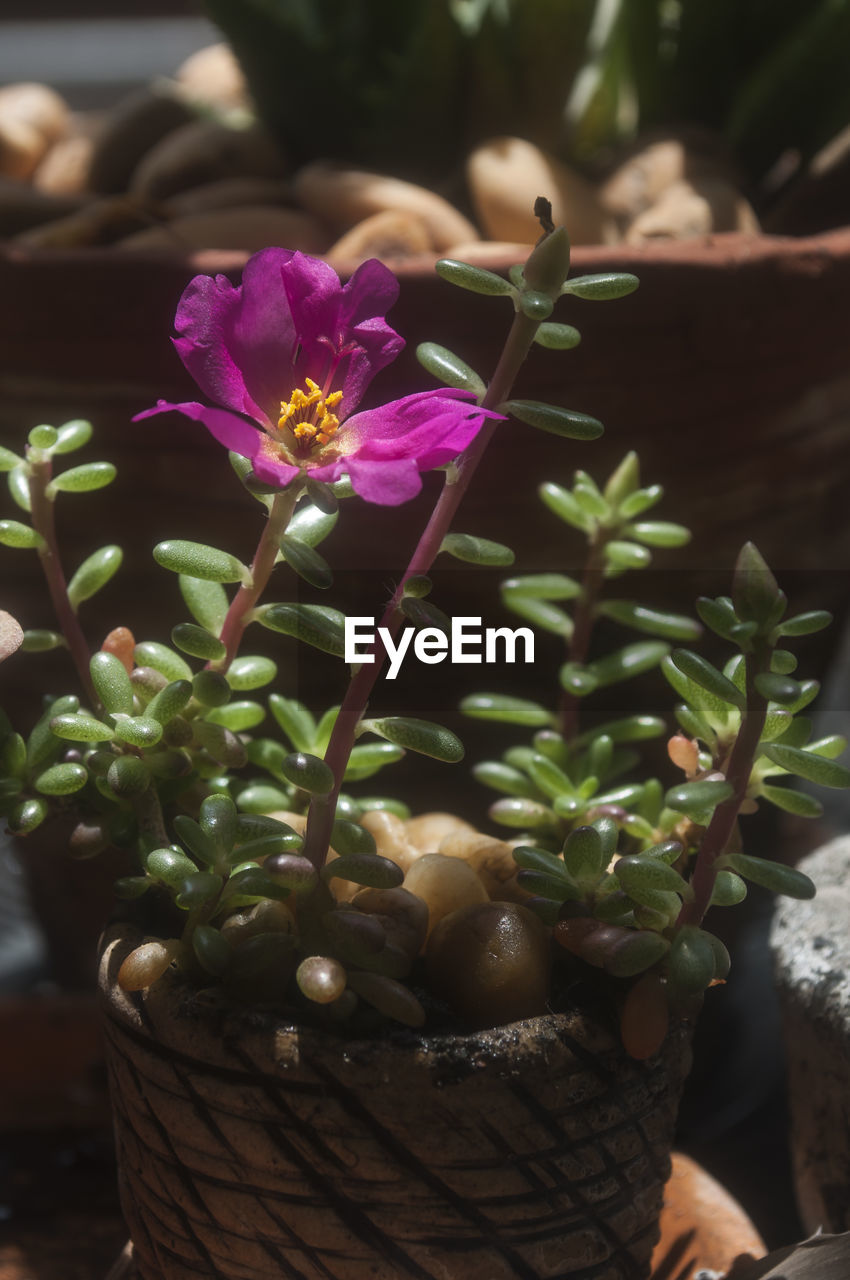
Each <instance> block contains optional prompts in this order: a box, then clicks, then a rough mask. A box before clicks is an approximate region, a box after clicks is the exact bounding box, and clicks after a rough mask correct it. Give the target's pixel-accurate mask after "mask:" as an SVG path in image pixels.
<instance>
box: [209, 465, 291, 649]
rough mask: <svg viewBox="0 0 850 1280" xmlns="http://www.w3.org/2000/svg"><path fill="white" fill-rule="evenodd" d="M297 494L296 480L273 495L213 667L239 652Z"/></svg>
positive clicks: (225, 622) (272, 565)
mask: <svg viewBox="0 0 850 1280" xmlns="http://www.w3.org/2000/svg"><path fill="white" fill-rule="evenodd" d="M300 496H301V487H300V485H298V484H291V485H290V486H289V488H288V489H284V490H282V491H281V492H280V493H278V494H276V495H275V498H274V501H273V502H272V505H271V509H270V511H269V514H268V519H267V520H266V523H265V525H264V527H263V532H262V536H261V538H260V541H259V542H258V544H257V550H256V552H255V553H254V559H253V560H252V561H251V578H250V581H249V582H248V583H246V584H243V585H242V586H241V587H240V588H239V590H238V591H237V592H236V595H235V596H234V597H233V599H232V600H231V602H230V608H229V609H228V610H227V617H226V618H225V620H224V624H223V626H222V628H221V635H220V637H219V639H220V640H221V642H222V644H223V645H224V646H225V648H226V650H227V652H226V653H225V656H224V657H223V658H221V659H220V660H219V661H218V662H211V663H210V664H209V665H210V667H211V668H212V669H213V670H214V671H221V672H226V671H227V669H228V668H229V666H230V664H231V663H232V662H233V659H234V658H235V657H236V654H237V653H238V652H239V645H240V644H241V643H242V636H243V635H244V633H245V627H246V626H247V618H248V615H249V614H250V613H251V610H252V609H254V608H255V607H256V605H257V602H258V600H259V599H260V596H261V595H262V594H263V592H264V591H265V589H266V586H267V584H268V581H269V578H270V577H271V573H272V570H273V569H274V566H275V562H276V560H277V553H278V551H279V549H280V539H281V537H282V536H283V534H284V533H285V532H286V529H287V526H288V525H289V522H290V520H291V519H292V513H293V511H294V510H295V504H296V502H297V501H298V499H299V497H300Z"/></svg>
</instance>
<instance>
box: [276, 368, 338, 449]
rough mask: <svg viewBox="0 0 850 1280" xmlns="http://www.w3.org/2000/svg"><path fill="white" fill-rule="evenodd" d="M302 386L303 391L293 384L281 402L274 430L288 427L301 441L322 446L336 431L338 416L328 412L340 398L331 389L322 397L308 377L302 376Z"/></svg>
mask: <svg viewBox="0 0 850 1280" xmlns="http://www.w3.org/2000/svg"><path fill="white" fill-rule="evenodd" d="M306 386H307V391H306V392H305V391H302V389H301V388H300V387H296V388H295V390H294V391H293V392H292V395H291V396H290V398H289V400H288V401H283V400H282V401H281V403H280V415H279V417H278V420H277V425H278V430H279V431H282V430H283V429H284V428H285V427H288V428H289V430H290V431H291V432H292V434H293V435H294V436H295V439H296V440H298V441H300V442H302V443H304V444H310V443H315V444H319V445H326V444H327V443H328V441H329V440H330V439H331V437H332V436H334V435H335V434H336V432H337V431H338V430H339V418H338V417H337V416H336V414H335V413H332V412H331V411H332V410H333V409H335V408H336V406H337V405H338V404H339V402H340V400H341V399H342V392H341V391H332V392H331V393H330V395H328V396H325V397H323V396H322V392H321V388H320V387H319V386H318V385H317V384H316V383H315V382H314V381H313V379H312V378H307V379H306ZM293 419H294V422H293V421H292V420H293Z"/></svg>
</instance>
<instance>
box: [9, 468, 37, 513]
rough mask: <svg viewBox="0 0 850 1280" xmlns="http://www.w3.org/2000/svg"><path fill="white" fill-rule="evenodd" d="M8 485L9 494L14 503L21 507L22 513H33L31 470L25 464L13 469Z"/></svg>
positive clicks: (10, 472)
mask: <svg viewBox="0 0 850 1280" xmlns="http://www.w3.org/2000/svg"><path fill="white" fill-rule="evenodd" d="M6 483H7V484H8V486H9V493H10V494H11V495H12V501H13V502H14V503H15V505H16V506H18V507H20V508H21V510H22V511H26V512H30V511H32V499H31V498H30V480H29V470H28V468H27V464H26V463H25V462H22V463H20V464H19V465H18V466H16V467H12V468H11V470H10V471H9V473H8V475H7V476H6Z"/></svg>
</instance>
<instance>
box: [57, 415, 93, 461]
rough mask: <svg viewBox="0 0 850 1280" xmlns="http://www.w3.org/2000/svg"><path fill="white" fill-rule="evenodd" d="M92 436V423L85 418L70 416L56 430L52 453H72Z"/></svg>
mask: <svg viewBox="0 0 850 1280" xmlns="http://www.w3.org/2000/svg"><path fill="white" fill-rule="evenodd" d="M91 438H92V424H91V423H90V422H87V421H86V419H85V418H72V419H71V421H70V422H65V423H63V425H62V426H61V427H59V429H58V431H57V432H56V441H55V443H54V445H53V449H52V452H53V453H74V452H76V450H77V449H82V448H83V446H84V445H87V444H88V442H89V440H91Z"/></svg>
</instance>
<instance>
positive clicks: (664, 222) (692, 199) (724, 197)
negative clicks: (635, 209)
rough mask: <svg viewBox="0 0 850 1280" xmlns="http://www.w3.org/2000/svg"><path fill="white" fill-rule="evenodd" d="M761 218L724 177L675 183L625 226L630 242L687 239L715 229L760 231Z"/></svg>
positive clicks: (626, 236) (628, 242) (706, 233)
mask: <svg viewBox="0 0 850 1280" xmlns="http://www.w3.org/2000/svg"><path fill="white" fill-rule="evenodd" d="M758 230H759V224H758V220H757V218H756V216H755V213H754V212H753V210H752V207H751V206H750V204H749V203H748V202H747V201H746V200H745V199H744V197H743V196H742V195H741V194H740V192H739V191H737V190H736V188H735V187H733V186H732V185H731V184H730V183H728V182H726V181H724V180H723V179H719V178H718V179H708V178H706V179H703V180H699V181H697V182H695V183H694V184H691V183H690V182H676V183H674V184H673V185H672V186H671V187H668V188H667V190H666V191H665V192H664V193H663V195H662V196H661V198H660V199H659V200H658V201H657V202H656V203H655V204H654V205H652V206H651V207H650V208H649V209H645V210H644V211H643V213H640V214H638V216H637V217H636V218H635V219H634V221H633V222H632V223H631V224H630V225H629V226H628V228H627V229H626V234H625V240H626V243H627V244H639V243H641V242H642V241H644V240H688V239H693V238H695V237H698V236H704V235H709V234H711V233H712V232H715V231H744V232H749V233H751V234H757V233H758Z"/></svg>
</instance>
